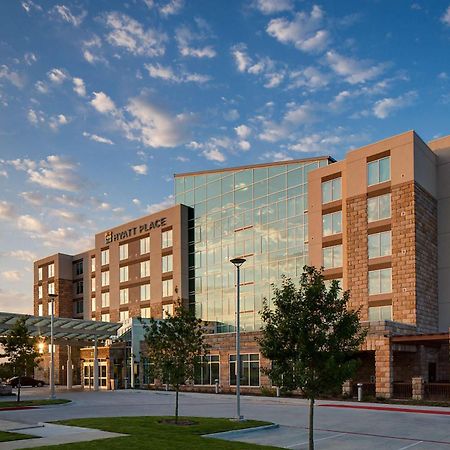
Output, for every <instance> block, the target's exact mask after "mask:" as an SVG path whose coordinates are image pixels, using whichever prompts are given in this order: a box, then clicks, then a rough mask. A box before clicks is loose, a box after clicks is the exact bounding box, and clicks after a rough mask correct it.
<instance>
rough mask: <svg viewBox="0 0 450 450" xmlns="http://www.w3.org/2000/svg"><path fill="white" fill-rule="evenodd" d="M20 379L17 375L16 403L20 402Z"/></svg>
mask: <svg viewBox="0 0 450 450" xmlns="http://www.w3.org/2000/svg"><path fill="white" fill-rule="evenodd" d="M20 378H21V376H20V375H19V382H18V383H17V401H18V402H20Z"/></svg>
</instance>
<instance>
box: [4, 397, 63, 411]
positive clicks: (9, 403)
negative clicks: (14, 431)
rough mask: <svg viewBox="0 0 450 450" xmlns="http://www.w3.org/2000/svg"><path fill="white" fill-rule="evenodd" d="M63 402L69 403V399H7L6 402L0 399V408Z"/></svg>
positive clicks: (59, 403)
mask: <svg viewBox="0 0 450 450" xmlns="http://www.w3.org/2000/svg"><path fill="white" fill-rule="evenodd" d="M63 403H70V400H66V399H64V398H57V399H55V400H50V399H43V400H21V401H20V402H18V401H17V400H9V401H7V402H4V401H1V400H0V409H2V408H17V407H21V406H45V405H61V404H63Z"/></svg>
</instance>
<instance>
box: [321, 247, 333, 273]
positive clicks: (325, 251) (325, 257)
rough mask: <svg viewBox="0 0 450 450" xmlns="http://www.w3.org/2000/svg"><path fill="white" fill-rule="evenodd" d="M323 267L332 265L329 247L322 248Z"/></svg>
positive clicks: (331, 254) (326, 267)
mask: <svg viewBox="0 0 450 450" xmlns="http://www.w3.org/2000/svg"><path fill="white" fill-rule="evenodd" d="M323 267H324V268H325V269H329V268H331V267H333V253H332V250H331V247H327V248H324V249H323Z"/></svg>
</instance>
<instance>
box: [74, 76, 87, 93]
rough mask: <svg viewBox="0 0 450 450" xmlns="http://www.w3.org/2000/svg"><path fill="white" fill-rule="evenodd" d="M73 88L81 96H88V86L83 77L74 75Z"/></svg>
mask: <svg viewBox="0 0 450 450" xmlns="http://www.w3.org/2000/svg"><path fill="white" fill-rule="evenodd" d="M72 81H73V90H74V91H75V92H76V93H77V94H78V95H79V96H80V97H86V86H85V85H84V81H83V80H82V79H81V78H77V77H73V79H72Z"/></svg>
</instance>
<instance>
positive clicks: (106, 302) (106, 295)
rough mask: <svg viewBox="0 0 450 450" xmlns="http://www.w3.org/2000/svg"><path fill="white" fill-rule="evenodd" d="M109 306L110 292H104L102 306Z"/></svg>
mask: <svg viewBox="0 0 450 450" xmlns="http://www.w3.org/2000/svg"><path fill="white" fill-rule="evenodd" d="M108 306H109V292H102V308H107V307H108Z"/></svg>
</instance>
